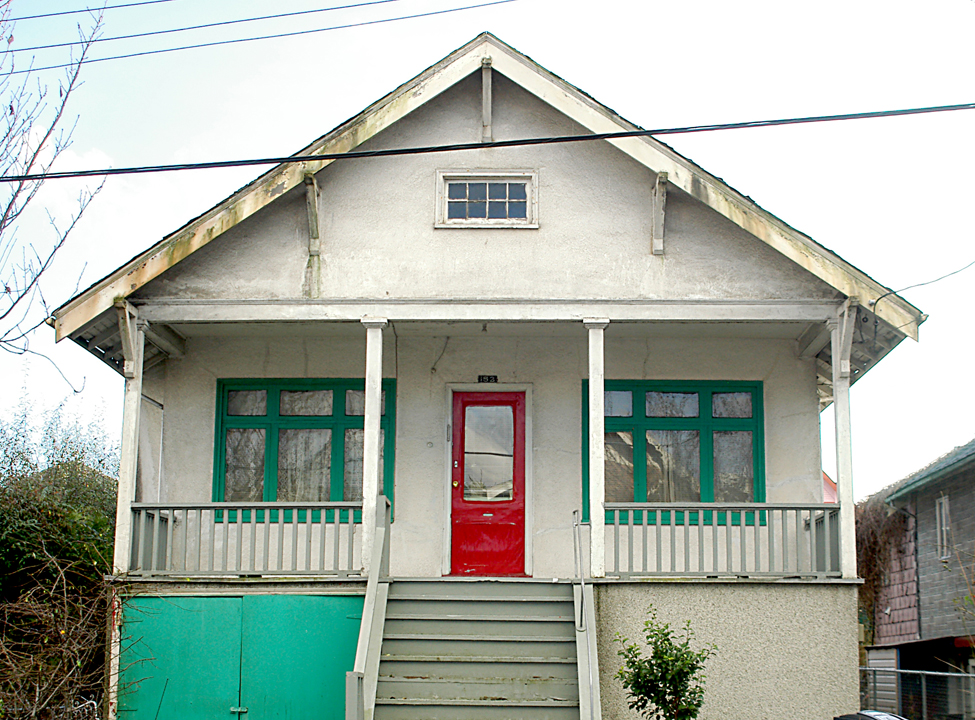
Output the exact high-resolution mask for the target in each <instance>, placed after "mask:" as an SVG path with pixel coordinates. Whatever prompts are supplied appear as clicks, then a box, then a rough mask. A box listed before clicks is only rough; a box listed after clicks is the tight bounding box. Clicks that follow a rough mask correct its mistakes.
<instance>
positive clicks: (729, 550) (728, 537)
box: [724, 510, 735, 575]
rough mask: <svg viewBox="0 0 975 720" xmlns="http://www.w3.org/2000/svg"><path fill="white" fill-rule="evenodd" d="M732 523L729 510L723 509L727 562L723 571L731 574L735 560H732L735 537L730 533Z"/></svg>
mask: <svg viewBox="0 0 975 720" xmlns="http://www.w3.org/2000/svg"><path fill="white" fill-rule="evenodd" d="M733 525H734V522H732V518H731V512H730V511H728V510H725V512H724V535H725V541H724V544H725V548H724V550H725V553H724V554H725V562H726V563H727V567H725V572H726V573H727V574H728V575H731V574H732V573H733V572H734V571H735V560H734V558H735V555H734V550H735V548H734V545H735V538H734V535H732V531H733V527H732V526H733Z"/></svg>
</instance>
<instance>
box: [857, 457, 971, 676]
mask: <svg viewBox="0 0 975 720" xmlns="http://www.w3.org/2000/svg"><path fill="white" fill-rule="evenodd" d="M886 502H887V503H889V504H890V505H892V506H893V507H894V508H896V509H897V510H898V511H900V512H903V513H904V514H905V516H906V523H905V532H904V537H903V540H902V542H901V543H900V547H898V548H897V549H896V552H893V553H891V560H890V563H889V568H888V569H887V572H886V575H885V577H886V582H885V583H884V586H883V588H882V591H881V593H880V595H879V596H878V599H877V603H876V607H875V620H874V622H875V633H874V643H875V646H874V647H873V648H871V649H870V650H869V652H868V654H869V655H870V657H871V658H879V657H881V656H883V657H887V656H890V655H891V654H890V652H889V650H888V649H891V648H893V649H896V653H894V655H893V656H892V657H894V658H895V660H896V667H898V668H900V669H906V670H930V671H940V672H972V670H973V668H975V663H973V662H972V660H973V657H975V654H973V647H975V643H973V640H972V637H973V635H975V604H973V603H972V595H973V591H975V587H973V583H975V440H973V441H972V442H970V443H968V444H967V445H962V446H961V447H957V448H955V449H954V450H953V451H952V452H950V453H948V454H947V455H945V456H944V457H941V458H938V460H936V461H935V462H933V463H931V464H930V465H928V466H927V467H925V468H923V469H922V470H919V471H918V472H916V473H914V474H913V475H911V476H909V477H907V478H905V479H904V480H902V481H901V482H899V483H898V484H896V485H894V486H893V487H892V488H891V489H890V490H888V491H887V498H886ZM885 651H886V652H885Z"/></svg>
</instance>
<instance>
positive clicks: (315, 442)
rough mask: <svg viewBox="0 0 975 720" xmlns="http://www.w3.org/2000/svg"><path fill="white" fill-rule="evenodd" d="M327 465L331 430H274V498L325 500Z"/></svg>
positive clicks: (328, 468)
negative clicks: (275, 482)
mask: <svg viewBox="0 0 975 720" xmlns="http://www.w3.org/2000/svg"><path fill="white" fill-rule="evenodd" d="M331 467H332V431H331V430H326V429H320V428H300V429H299V428H291V429H285V430H281V432H279V433H278V497H277V499H278V500H281V501H283V502H322V501H328V500H329V499H330V498H329V488H330V482H329V473H330V471H331Z"/></svg>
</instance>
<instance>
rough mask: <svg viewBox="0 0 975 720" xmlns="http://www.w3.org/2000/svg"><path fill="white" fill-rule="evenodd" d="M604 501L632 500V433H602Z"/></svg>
mask: <svg viewBox="0 0 975 720" xmlns="http://www.w3.org/2000/svg"><path fill="white" fill-rule="evenodd" d="M604 438H605V444H604V450H603V452H604V455H605V460H604V461H603V462H604V467H605V468H606V502H633V433H631V432H608V433H606V434H605V435H604Z"/></svg>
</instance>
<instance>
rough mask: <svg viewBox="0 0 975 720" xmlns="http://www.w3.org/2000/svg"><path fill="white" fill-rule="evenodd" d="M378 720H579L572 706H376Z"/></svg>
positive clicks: (576, 707) (577, 711)
mask: <svg viewBox="0 0 975 720" xmlns="http://www.w3.org/2000/svg"><path fill="white" fill-rule="evenodd" d="M374 717H375V719H376V720H579V705H578V703H576V704H574V705H571V704H566V705H555V706H552V705H501V704H495V705H473V706H472V705H421V704H416V705H406V704H395V705H393V704H390V705H381V704H378V703H377V704H376V710H375V715H374Z"/></svg>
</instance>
